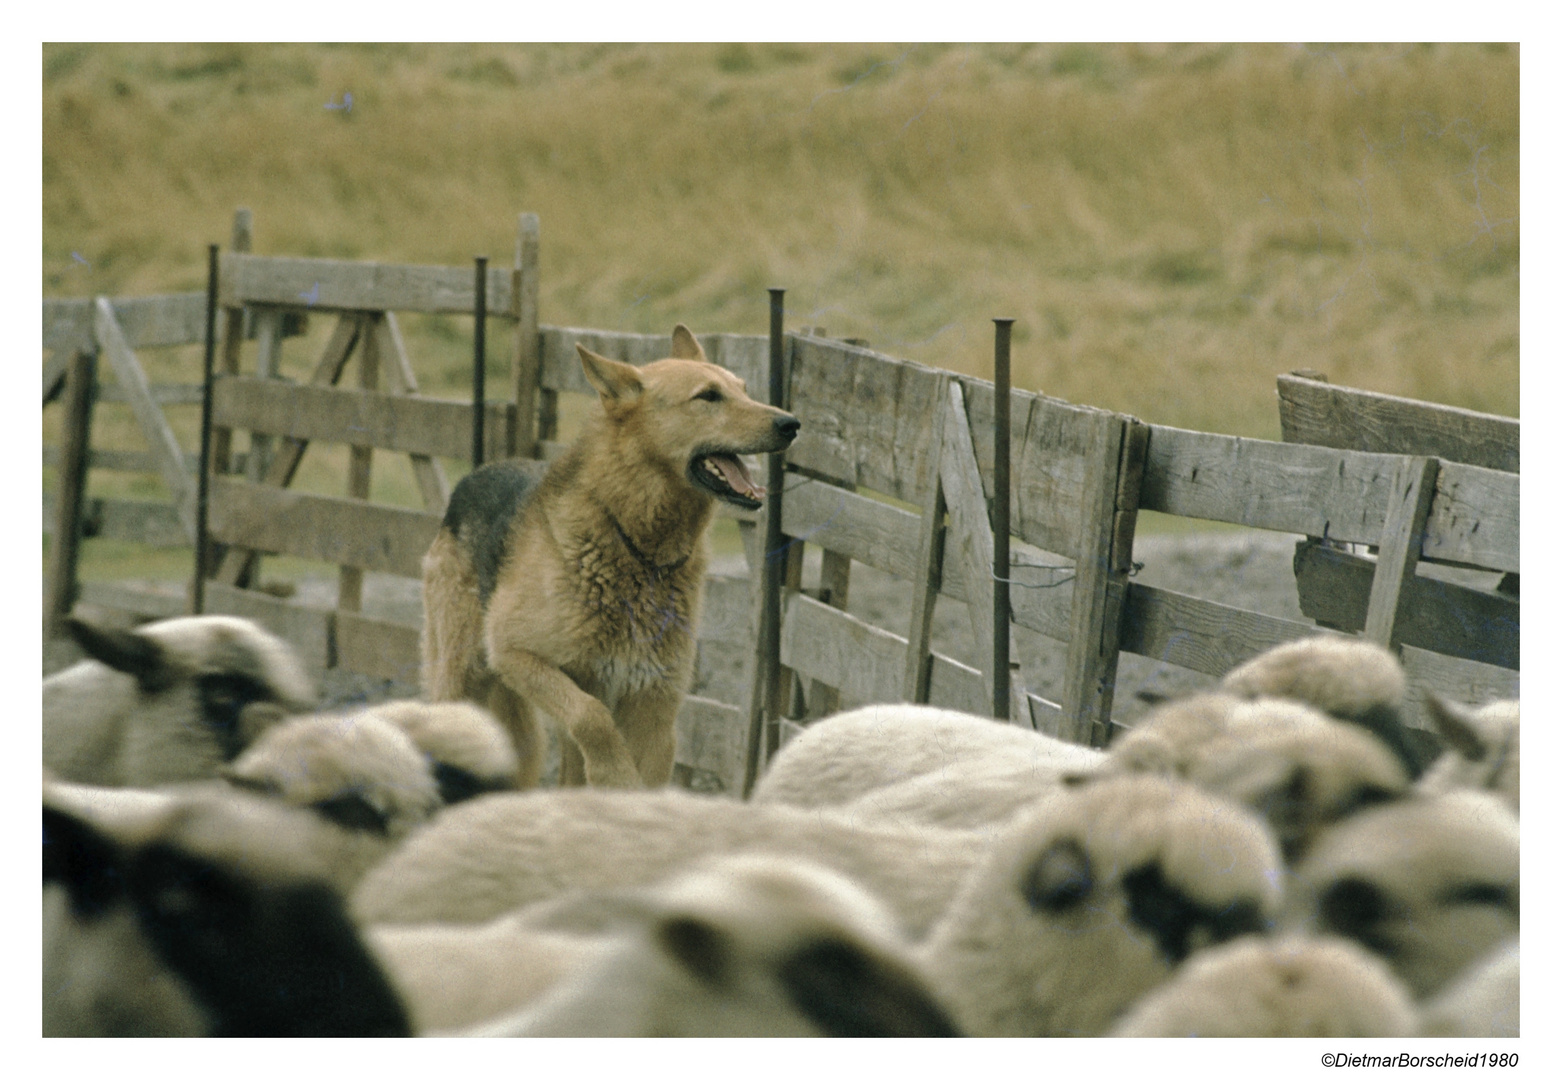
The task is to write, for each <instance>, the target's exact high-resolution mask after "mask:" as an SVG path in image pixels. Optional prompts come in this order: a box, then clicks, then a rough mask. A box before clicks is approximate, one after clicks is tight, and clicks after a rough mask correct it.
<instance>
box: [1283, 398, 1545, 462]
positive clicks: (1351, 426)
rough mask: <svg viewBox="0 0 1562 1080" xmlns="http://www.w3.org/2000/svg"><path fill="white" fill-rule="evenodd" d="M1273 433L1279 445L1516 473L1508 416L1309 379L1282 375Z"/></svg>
mask: <svg viewBox="0 0 1562 1080" xmlns="http://www.w3.org/2000/svg"><path fill="white" fill-rule="evenodd" d="M1275 382H1276V384H1277V386H1278V390H1279V395H1280V432H1281V438H1283V439H1284V440H1285V441H1286V442H1293V443H1311V444H1312V445H1314V446H1332V447H1334V448H1335V449H1339V450H1364V451H1367V452H1369V453H1378V454H1419V455H1422V456H1425V457H1435V458H1441V459H1442V460H1444V461H1457V462H1460V463H1462V464H1465V465H1479V466H1481V467H1482V468H1486V469H1498V470H1501V471H1503V472H1515V473H1516V472H1518V471H1519V422H1518V420H1516V419H1514V418H1512V417H1507V416H1494V415H1492V414H1491V413H1481V412H1474V411H1472V410H1470V409H1460V408H1456V407H1455V406H1452V405H1437V404H1434V403H1432V402H1429V401H1417V400H1415V399H1414V398H1403V397H1395V396H1393V395H1391V394H1380V393H1377V392H1375V391H1372V390H1356V389H1353V388H1351V387H1347V386H1332V385H1330V384H1329V383H1326V382H1320V381H1318V380H1316V379H1306V378H1298V377H1297V376H1295V375H1281V376H1279V377H1278V378H1277V379H1276V380H1275Z"/></svg>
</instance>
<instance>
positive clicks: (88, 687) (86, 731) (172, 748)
mask: <svg viewBox="0 0 1562 1080" xmlns="http://www.w3.org/2000/svg"><path fill="white" fill-rule="evenodd" d="M67 626H68V628H69V630H70V631H71V634H72V636H73V637H75V639H76V640H77V642H78V643H80V644H81V646H82V647H83V648H84V649H85V650H86V651H87V653H88V654H89V656H91V657H92V659H88V660H83V661H81V662H80V663H77V664H73V665H72V666H70V667H68V668H66V669H65V670H63V671H60V672H56V673H55V674H54V675H51V676H50V677H49V678H47V679H45V680H44V681H43V763H44V766H45V767H46V768H48V769H50V770H51V771H52V772H54V773H55V774H56V775H57V776H59V777H60V778H61V779H65V780H74V781H78V782H80V783H85V784H100V785H108V786H135V787H150V786H153V785H156V784H161V783H171V782H177V781H182V780H199V779H208V778H211V777H214V776H215V775H216V774H217V770H218V769H219V768H220V767H221V766H222V765H223V764H224V763H225V762H228V761H232V760H233V759H234V758H235V757H237V756H238V754H239V753H240V752H241V751H242V750H243V749H244V748H245V747H246V746H248V745H249V744H250V743H251V742H252V741H253V740H254V739H255V738H256V737H257V736H258V735H259V734H260V733H261V732H262V731H264V730H265V729H266V728H267V727H269V726H270V725H272V724H274V723H276V722H277V721H279V720H280V719H282V718H283V717H284V716H285V715H287V714H288V713H292V712H301V711H307V710H309V709H311V708H313V706H314V701H315V694H314V688H313V686H312V685H311V684H310V681H309V678H308V676H307V675H306V674H305V672H304V669H303V666H302V664H300V663H299V661H298V658H297V657H296V656H294V655H293V652H292V650H291V649H290V648H289V647H288V646H287V644H286V643H284V642H283V641H282V640H281V639H279V638H277V637H275V636H274V635H272V634H270V633H268V632H266V631H265V630H262V629H261V628H260V627H258V626H256V625H255V624H254V623H251V622H249V621H248V620H245V619H238V618H233V617H231V616H225V615H195V616H188V617H182V618H177V619H166V620H163V621H162V622H155V623H148V624H147V625H145V626H140V627H137V628H136V629H134V630H128V631H121V630H109V629H104V628H101V627H96V626H93V625H91V624H90V623H86V622H83V621H81V620H79V619H73V620H70V621H69V622H68V624H67Z"/></svg>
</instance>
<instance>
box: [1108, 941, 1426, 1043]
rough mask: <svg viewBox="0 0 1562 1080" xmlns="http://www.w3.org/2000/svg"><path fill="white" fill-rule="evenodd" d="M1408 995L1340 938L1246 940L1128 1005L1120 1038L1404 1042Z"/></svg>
mask: <svg viewBox="0 0 1562 1080" xmlns="http://www.w3.org/2000/svg"><path fill="white" fill-rule="evenodd" d="M1417 1027H1418V1018H1417V1014H1416V1009H1415V1005H1414V1004H1413V1003H1412V1002H1411V1000H1410V995H1409V993H1408V992H1407V991H1406V990H1405V988H1404V987H1403V986H1402V985H1401V984H1400V982H1399V980H1398V979H1396V978H1395V977H1394V976H1393V974H1392V973H1391V972H1390V971H1389V970H1388V967H1387V966H1386V965H1385V964H1384V963H1383V961H1382V960H1381V959H1379V958H1378V957H1376V956H1373V955H1372V954H1371V953H1369V952H1367V951H1365V950H1364V949H1362V948H1361V947H1360V946H1358V945H1356V944H1355V943H1354V942H1350V941H1346V940H1345V939H1343V938H1328V937H1302V936H1289V937H1280V938H1261V937H1246V938H1241V939H1240V940H1237V941H1232V942H1229V943H1227V944H1225V945H1220V946H1218V947H1216V948H1213V949H1207V950H1205V951H1204V952H1202V953H1200V954H1199V955H1197V956H1195V957H1193V958H1191V959H1190V960H1189V961H1188V962H1187V963H1186V964H1185V965H1183V968H1182V970H1181V971H1179V972H1178V973H1177V976H1176V978H1174V979H1172V980H1171V981H1170V982H1167V983H1165V984H1163V985H1162V986H1160V987H1157V988H1156V989H1155V990H1152V991H1151V992H1150V993H1148V994H1146V995H1145V996H1144V997H1142V998H1140V999H1139V1000H1138V1001H1136V1002H1135V1003H1134V1005H1133V1007H1132V1008H1131V1009H1129V1011H1128V1013H1127V1015H1125V1016H1124V1017H1123V1018H1122V1019H1121V1020H1119V1021H1118V1022H1117V1024H1116V1025H1115V1026H1114V1027H1113V1028H1112V1031H1111V1034H1112V1035H1114V1036H1118V1037H1125V1038H1146V1037H1148V1038H1169V1037H1170V1038H1200V1039H1208V1038H1220V1037H1226V1038H1277V1037H1278V1038H1355V1039H1359V1038H1404V1037H1406V1036H1410V1035H1415V1034H1417Z"/></svg>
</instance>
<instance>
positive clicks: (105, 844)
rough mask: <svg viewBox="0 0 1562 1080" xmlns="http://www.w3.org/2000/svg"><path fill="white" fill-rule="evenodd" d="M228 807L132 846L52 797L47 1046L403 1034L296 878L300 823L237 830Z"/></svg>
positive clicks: (151, 832) (178, 811) (395, 1003)
mask: <svg viewBox="0 0 1562 1080" xmlns="http://www.w3.org/2000/svg"><path fill="white" fill-rule="evenodd" d="M253 802H256V803H259V800H254V801H253ZM231 805H233V802H232V801H229V800H221V799H219V800H217V801H216V802H214V803H212V804H211V805H209V806H206V807H197V806H193V805H181V806H178V807H176V808H174V809H173V810H172V811H170V812H169V813H167V814H166V815H164V817H163V818H162V819H161V820H160V821H157V822H153V821H151V820H145V821H142V822H140V823H139V833H138V835H137V837H136V838H135V839H134V840H133V841H127V840H125V839H122V838H121V837H119V836H116V835H114V834H113V833H112V832H111V831H110V830H108V829H105V828H102V827H100V826H99V825H97V824H95V823H93V822H91V821H90V820H89V819H87V818H85V817H82V816H78V815H77V814H75V813H72V812H70V811H68V810H64V809H60V808H58V807H55V806H51V805H49V802H48V798H47V796H46V797H45V803H44V807H43V887H44V904H43V907H44V920H43V1033H44V1035H46V1036H50V1035H55V1036H90V1035H114V1036H124V1035H238V1036H318V1035H357V1036H381V1035H406V1034H409V1033H410V1029H409V1026H408V1023H407V1017H406V1013H405V1010H404V1009H403V1008H402V1005H401V1002H400V1000H399V999H398V998H397V996H396V994H395V992H394V990H392V988H391V986H390V984H389V982H388V981H387V980H386V978H385V975H384V973H383V972H382V971H381V969H380V968H379V966H378V964H377V963H376V962H375V960H374V958H373V957H372V956H371V955H370V954H369V952H368V951H367V949H366V948H365V947H364V945H363V943H362V941H361V940H360V939H359V937H358V933H357V930H356V928H355V927H354V925H353V923H352V922H351V920H350V919H348V917H347V914H346V912H345V910H344V908H343V904H342V901H341V898H340V896H339V894H338V893H337V892H336V891H335V890H333V889H332V888H331V887H330V886H329V885H328V884H327V883H326V882H325V881H323V880H321V879H320V878H319V877H317V876H315V875H312V874H309V873H307V872H303V871H301V870H300V867H302V866H307V865H308V864H309V861H310V859H311V858H312V853H311V852H309V851H308V850H307V849H306V848H300V849H294V848H293V841H294V839H295V837H296V831H295V828H294V824H295V823H296V821H297V815H296V814H295V813H294V812H291V811H288V810H286V809H285V808H283V807H278V806H272V805H269V804H266V805H265V808H264V809H263V810H259V811H257V812H258V813H260V814H262V815H267V816H268V818H269V820H268V823H267V824H266V827H264V828H258V829H257V828H251V827H248V826H247V825H246V826H241V827H239V828H237V829H235V828H233V827H232V822H230V821H225V820H221V818H222V816H223V814H224V813H225V808H227V807H229V806H231Z"/></svg>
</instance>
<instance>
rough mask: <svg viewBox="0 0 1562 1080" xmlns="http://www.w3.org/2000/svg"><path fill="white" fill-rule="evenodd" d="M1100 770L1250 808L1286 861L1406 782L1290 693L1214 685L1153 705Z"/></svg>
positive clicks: (1370, 746) (1349, 730) (1382, 756)
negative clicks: (1252, 696) (1156, 778)
mask: <svg viewBox="0 0 1562 1080" xmlns="http://www.w3.org/2000/svg"><path fill="white" fill-rule="evenodd" d="M1106 772H1150V773H1157V774H1161V775H1170V776H1178V777H1181V778H1183V779H1186V780H1188V781H1190V782H1192V783H1195V784H1198V785H1199V786H1200V787H1203V788H1205V789H1207V790H1209V791H1213V792H1215V793H1217V794H1220V795H1224V796H1226V797H1227V798H1230V799H1235V800H1236V801H1237V802H1240V803H1244V804H1245V805H1247V806H1250V807H1252V808H1253V809H1255V810H1257V811H1258V812H1259V813H1261V814H1263V815H1264V817H1265V818H1266V819H1267V820H1268V821H1269V824H1270V826H1271V827H1272V828H1273V829H1274V830H1275V835H1276V836H1277V838H1278V839H1279V841H1280V850H1281V853H1282V854H1283V855H1284V856H1285V859H1286V862H1287V863H1294V862H1295V861H1296V860H1297V859H1298V858H1300V857H1301V856H1302V855H1303V853H1305V851H1306V850H1307V848H1308V846H1309V845H1310V844H1311V843H1312V842H1313V839H1314V838H1315V837H1316V836H1317V835H1318V833H1319V831H1320V830H1322V829H1324V828H1326V827H1327V826H1328V825H1330V824H1331V823H1333V822H1335V821H1338V820H1340V819H1342V818H1344V817H1346V816H1348V815H1350V814H1352V813H1355V812H1356V811H1358V810H1360V809H1362V808H1364V807H1367V806H1374V805H1377V804H1379V803H1383V802H1387V801H1388V800H1390V799H1393V798H1397V797H1398V796H1400V795H1403V794H1405V793H1406V792H1407V791H1408V790H1409V788H1410V780H1409V777H1408V776H1407V775H1406V774H1405V771H1404V767H1403V766H1402V765H1401V764H1400V762H1399V760H1398V759H1397V758H1396V757H1395V756H1394V755H1393V753H1392V752H1391V751H1390V750H1389V749H1388V748H1387V747H1385V746H1384V745H1383V744H1382V743H1381V742H1380V741H1379V740H1378V739H1376V738H1374V737H1373V736H1372V735H1370V734H1368V733H1367V732H1365V731H1362V730H1361V729H1359V728H1357V727H1354V726H1352V725H1350V724H1347V723H1344V722H1342V721H1338V720H1332V719H1330V718H1329V717H1327V716H1325V715H1324V714H1323V713H1321V712H1319V711H1318V710H1317V709H1315V708H1312V707H1311V706H1308V705H1305V704H1303V703H1301V702H1299V701H1285V700H1281V699H1278V698H1258V699H1256V700H1252V701H1243V700H1240V699H1238V698H1235V697H1232V696H1230V695H1227V694H1223V693H1214V694H1196V695H1193V696H1192V697H1188V698H1183V699H1180V700H1175V701H1171V702H1168V703H1166V704H1164V705H1161V706H1158V707H1157V708H1156V709H1154V710H1153V711H1152V712H1151V713H1150V714H1149V715H1148V716H1146V717H1145V719H1144V720H1142V721H1141V722H1140V723H1139V724H1138V725H1137V726H1136V727H1135V728H1134V729H1133V730H1132V731H1130V732H1129V733H1128V734H1126V735H1125V736H1123V738H1122V739H1121V740H1119V741H1118V743H1117V745H1116V746H1114V747H1113V748H1112V751H1111V753H1110V754H1109V756H1108V761H1107V762H1106V763H1105V764H1103V765H1101V766H1099V767H1098V769H1097V770H1096V773H1095V774H1100V773H1106ZM1095 774H1080V775H1076V776H1072V777H1065V782H1080V781H1081V780H1084V779H1088V778H1089V775H1095Z"/></svg>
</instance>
